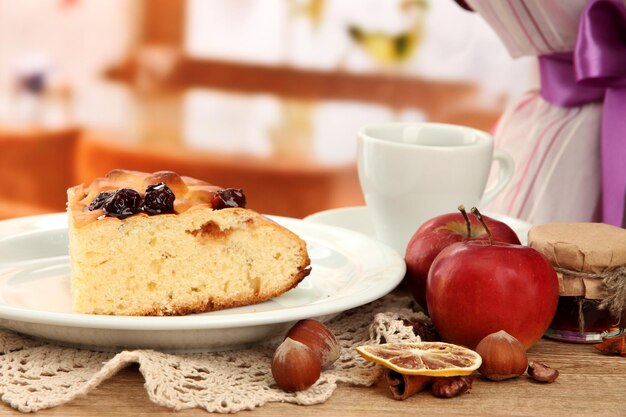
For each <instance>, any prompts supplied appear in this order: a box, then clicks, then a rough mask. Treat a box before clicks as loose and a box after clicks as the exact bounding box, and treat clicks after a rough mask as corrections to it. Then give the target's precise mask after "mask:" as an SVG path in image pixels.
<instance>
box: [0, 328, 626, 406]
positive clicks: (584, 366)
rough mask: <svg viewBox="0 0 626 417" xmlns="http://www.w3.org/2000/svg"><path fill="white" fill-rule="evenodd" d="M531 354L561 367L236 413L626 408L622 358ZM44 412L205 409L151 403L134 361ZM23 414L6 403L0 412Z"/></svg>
mask: <svg viewBox="0 0 626 417" xmlns="http://www.w3.org/2000/svg"><path fill="white" fill-rule="evenodd" d="M528 356H529V359H530V360H538V361H542V362H545V363H547V364H549V365H551V366H553V367H555V368H557V369H559V371H560V376H559V379H557V381H556V382H555V383H553V384H540V383H536V382H534V381H531V380H530V379H528V378H527V377H526V376H522V377H520V378H517V379H514V380H509V381H503V382H491V381H487V380H484V379H482V378H480V377H476V379H475V381H474V386H473V389H472V391H471V393H470V394H466V395H463V396H461V397H457V398H452V399H439V398H434V397H433V396H432V395H431V394H430V393H429V392H421V393H418V394H416V395H414V396H413V397H411V398H409V399H407V400H405V401H396V400H393V399H391V397H390V396H389V394H388V392H387V387H386V386H385V384H384V383H383V382H379V383H378V385H376V386H374V387H369V388H367V387H350V386H339V387H338V389H337V391H335V393H334V394H333V396H332V397H331V398H330V399H329V400H328V401H327V402H325V403H323V404H319V405H313V406H299V405H292V404H280V403H269V404H266V405H265V406H263V407H260V408H257V409H256V410H253V411H244V412H241V413H239V415H246V416H247V415H250V416H259V417H262V416H293V415H296V414H297V415H298V416H300V417H306V416H316V417H323V416H347V417H349V416H359V417H366V416H383V415H393V416H394V417H395V416H403V415H406V416H409V415H411V416H414V415H423V416H429V415H445V416H457V415H458V416H568V417H572V416H594V417H597V416H611V417H617V416H626V358H622V357H619V356H606V355H603V354H601V353H599V352H598V351H596V350H595V349H594V348H593V347H592V346H590V345H575V344H566V343H560V342H555V341H551V340H546V339H543V340H541V341H540V342H539V343H538V344H537V345H535V346H534V347H533V348H531V350H529V352H528ZM37 414H38V415H41V416H68V417H71V416H81V417H85V416H133V417H143V416H151V417H158V416H172V415H176V416H181V417H185V416H195V415H207V414H208V413H207V412H206V411H204V410H199V409H195V410H184V411H180V412H176V413H175V414H174V412H173V411H171V410H169V409H166V408H162V407H159V406H156V405H154V404H152V403H151V402H150V401H149V399H148V396H147V394H146V393H145V390H144V388H143V379H142V376H141V374H140V373H139V371H138V369H137V367H130V368H127V369H125V370H123V371H121V372H120V373H119V374H117V375H116V376H115V377H113V378H111V379H110V380H108V381H106V382H105V383H103V384H102V385H101V386H100V387H98V388H96V389H95V390H94V391H92V392H91V393H90V394H89V395H87V396H86V397H83V398H80V399H77V400H75V401H73V402H71V403H69V404H66V405H63V406H60V407H56V408H52V409H48V410H43V411H40V412H38V413H37ZM17 415H22V414H21V413H19V412H18V411H15V410H13V409H11V408H10V407H9V406H7V405H2V406H0V417H2V416H17Z"/></svg>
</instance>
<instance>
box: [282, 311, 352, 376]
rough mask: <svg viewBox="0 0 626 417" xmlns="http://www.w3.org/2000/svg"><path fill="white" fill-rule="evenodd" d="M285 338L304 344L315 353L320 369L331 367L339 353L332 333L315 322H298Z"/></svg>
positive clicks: (338, 347)
mask: <svg viewBox="0 0 626 417" xmlns="http://www.w3.org/2000/svg"><path fill="white" fill-rule="evenodd" d="M287 337H290V338H291V339H293V340H296V341H298V342H300V343H304V344H305V345H307V346H308V347H309V348H310V349H311V350H312V351H313V352H315V354H316V355H317V356H318V359H319V361H320V363H321V364H322V368H328V367H329V366H330V365H332V364H333V363H334V362H335V361H336V360H337V358H338V357H339V354H340V352H341V348H340V346H339V343H338V342H337V338H336V337H335V335H334V334H333V332H331V331H330V329H329V328H328V327H326V326H325V325H324V324H322V323H320V322H319V321H317V320H311V319H305V320H300V321H299V322H297V323H296V324H294V326H293V327H292V328H291V329H290V330H289V332H288V333H287Z"/></svg>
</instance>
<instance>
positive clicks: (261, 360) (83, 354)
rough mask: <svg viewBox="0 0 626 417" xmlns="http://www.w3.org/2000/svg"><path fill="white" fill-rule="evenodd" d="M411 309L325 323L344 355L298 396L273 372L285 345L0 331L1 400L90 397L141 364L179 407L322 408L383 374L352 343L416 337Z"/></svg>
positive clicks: (390, 304)
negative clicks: (179, 343)
mask: <svg viewBox="0 0 626 417" xmlns="http://www.w3.org/2000/svg"><path fill="white" fill-rule="evenodd" d="M411 305H412V304H411V300H410V299H409V298H408V297H397V296H393V295H389V296H386V297H384V298H382V299H381V300H378V301H376V302H373V303H370V304H368V305H365V306H362V307H359V308H356V309H353V310H350V311H347V312H344V313H342V314H341V315H339V316H338V317H336V318H335V319H333V320H332V321H330V322H328V323H327V324H328V326H329V328H330V329H331V330H332V331H333V333H334V334H335V335H336V336H337V339H338V340H339V343H340V344H341V348H342V352H341V356H340V357H339V359H338V360H337V362H335V364H334V365H333V367H331V368H330V369H328V370H325V371H323V372H322V374H321V377H320V378H319V380H318V381H317V382H316V383H315V384H314V385H313V386H312V387H310V388H309V389H307V390H305V391H300V392H295V393H288V392H284V391H282V390H281V389H280V388H278V387H277V386H276V384H275V383H274V379H273V377H272V374H271V371H270V365H271V360H272V355H273V352H274V349H275V348H276V346H277V344H278V343H280V340H274V341H272V342H268V343H266V344H264V345H260V346H258V347H256V348H253V349H246V350H239V351H228V352H214V353H201V354H189V355H171V354H165V353H161V352H156V351H153V350H134V351H124V352H120V353H118V354H114V353H103V352H93V351H88V350H80V349H73V348H67V347H59V346H56V345H53V344H49V343H45V342H40V341H35V340H32V339H29V338H26V337H24V336H21V335H18V334H16V333H13V332H10V331H0V395H1V396H2V400H3V401H4V402H5V403H7V404H9V405H10V406H11V407H14V408H16V409H18V410H19V411H23V412H33V411H37V410H41V409H44V408H49V407H54V406H56V405H60V404H63V403H66V402H68V401H71V400H72V399H74V398H76V397H77V396H80V395H85V394H87V393H88V392H89V391H91V390H92V389H94V388H96V387H97V386H98V384H100V383H101V382H102V381H104V380H106V379H107V378H110V377H111V376H112V375H114V374H115V373H116V372H117V371H119V370H120V369H122V368H124V367H126V366H128V365H130V364H133V363H137V364H139V371H140V372H141V373H142V375H143V377H144V378H145V381H146V383H145V387H146V390H147V391H148V395H149V397H150V400H151V401H153V402H154V403H156V404H159V405H162V406H165V407H169V408H172V409H174V410H182V409H186V408H202V409H205V410H207V411H210V412H221V413H232V412H237V411H240V410H250V409H253V408H255V407H259V406H261V405H263V404H265V403H267V402H272V401H279V402H289V403H295V404H318V403H321V402H324V401H326V400H327V399H328V398H329V397H330V396H331V395H332V393H333V392H334V391H335V389H336V388H337V384H338V383H344V384H351V385H361V386H370V385H373V384H374V383H375V382H376V381H377V380H378V378H379V377H380V375H381V372H382V369H381V368H380V367H379V366H375V365H374V364H372V363H371V362H367V361H365V360H363V359H362V358H361V357H360V356H359V355H358V354H357V353H356V351H355V350H354V347H355V346H358V345H362V344H370V343H382V342H385V341H387V342H394V341H400V340H408V341H418V340H419V337H418V336H415V335H414V333H413V331H412V328H411V327H407V326H404V325H403V320H402V319H409V320H416V319H418V317H421V318H423V317H424V316H423V315H421V313H415V312H414V311H413V309H412V308H411Z"/></svg>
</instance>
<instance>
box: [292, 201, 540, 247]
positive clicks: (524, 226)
mask: <svg viewBox="0 0 626 417" xmlns="http://www.w3.org/2000/svg"><path fill="white" fill-rule="evenodd" d="M485 215H487V216H489V217H491V218H493V219H496V220H499V221H501V222H504V223H506V224H508V225H509V226H510V227H511V229H513V230H514V231H515V233H517V236H518V237H519V240H520V241H521V242H522V244H524V245H526V244H527V243H528V231H529V230H530V228H531V227H532V225H531V224H530V223H528V222H526V221H524V220H521V219H516V218H514V217H509V216H505V215H503V214H498V213H490V212H486V213H485ZM304 220H305V221H307V222H313V223H319V224H327V225H331V226H338V227H343V228H345V229H350V230H353V231H355V232H359V233H363V234H364V235H367V236H370V237H373V238H376V234H375V233H374V225H373V224H372V221H371V219H370V217H369V213H368V211H367V207H365V206H355V207H342V208H337V209H330V210H324V211H320V212H317V213H313V214H311V215H310V216H307V217H305V218H304Z"/></svg>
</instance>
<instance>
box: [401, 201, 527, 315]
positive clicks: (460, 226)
mask: <svg viewBox="0 0 626 417" xmlns="http://www.w3.org/2000/svg"><path fill="white" fill-rule="evenodd" d="M459 211H460V212H459V213H449V214H443V215H441V216H437V217H434V218H432V219H430V220H428V221H427V222H426V223H424V224H423V225H421V226H420V228H419V229H417V231H416V232H415V234H414V235H413V237H412V238H411V240H410V241H409V244H408V245H407V248H406V254H405V256H404V260H405V262H406V276H405V282H406V283H407V285H408V287H409V289H410V291H411V293H412V294H413V298H415V301H417V302H418V303H419V304H420V305H421V306H422V307H423V308H424V309H427V305H426V279H427V278H428V270H429V269H430V265H431V264H432V263H433V260H434V259H435V257H436V256H437V255H438V254H439V252H441V251H442V250H443V249H444V248H446V247H447V246H449V245H451V244H453V243H456V242H464V241H468V240H485V241H486V240H488V239H489V237H488V235H487V231H486V230H485V228H484V227H483V225H482V224H481V223H480V222H479V221H478V220H477V219H476V218H475V217H472V218H471V219H470V218H469V216H467V214H466V213H465V209H464V208H463V206H460V207H459ZM482 217H483V219H484V220H485V222H486V223H487V227H489V229H490V230H491V234H492V235H493V239H494V240H496V241H499V242H506V243H514V244H517V245H519V244H520V241H519V238H518V237H517V234H515V232H514V231H513V229H511V228H510V227H509V226H508V225H507V224H506V223H503V222H501V221H498V220H495V219H492V218H490V217H487V216H482Z"/></svg>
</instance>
